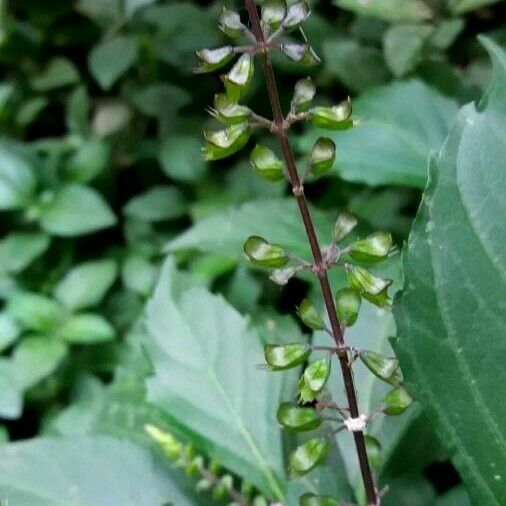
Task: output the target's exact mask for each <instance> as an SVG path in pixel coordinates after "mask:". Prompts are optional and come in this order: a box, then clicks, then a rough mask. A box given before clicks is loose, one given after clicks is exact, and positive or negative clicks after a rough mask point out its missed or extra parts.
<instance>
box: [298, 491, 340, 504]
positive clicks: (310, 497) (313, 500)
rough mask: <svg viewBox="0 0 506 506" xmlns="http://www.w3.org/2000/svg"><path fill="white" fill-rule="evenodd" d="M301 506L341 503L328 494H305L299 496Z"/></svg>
mask: <svg viewBox="0 0 506 506" xmlns="http://www.w3.org/2000/svg"><path fill="white" fill-rule="evenodd" d="M299 506H339V503H338V502H337V501H336V500H335V499H334V498H333V497H330V496H328V495H315V494H304V495H303V496H301V497H300V498H299Z"/></svg>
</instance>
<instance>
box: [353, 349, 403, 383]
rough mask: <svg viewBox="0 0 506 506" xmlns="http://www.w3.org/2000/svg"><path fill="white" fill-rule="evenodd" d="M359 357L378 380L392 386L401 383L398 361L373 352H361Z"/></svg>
mask: <svg viewBox="0 0 506 506" xmlns="http://www.w3.org/2000/svg"><path fill="white" fill-rule="evenodd" d="M359 357H360V360H361V361H362V362H363V363H364V365H365V366H366V367H367V368H368V369H369V370H370V371H371V372H372V373H373V374H374V375H375V376H376V377H378V378H379V379H381V380H383V381H386V382H387V383H390V384H391V385H394V386H396V385H398V384H399V383H400V382H401V380H402V378H401V374H400V370H399V361H398V360H397V359H396V358H387V357H383V356H382V355H380V354H379V353H376V352H375V351H363V352H361V353H360V355H359Z"/></svg>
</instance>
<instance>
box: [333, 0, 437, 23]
mask: <svg viewBox="0 0 506 506" xmlns="http://www.w3.org/2000/svg"><path fill="white" fill-rule="evenodd" d="M334 3H336V4H337V5H338V6H339V7H342V8H343V9H349V10H351V11H353V12H356V13H357V14H362V15H364V16H372V17H377V18H381V19H387V20H390V21H420V20H422V19H428V18H430V17H431V11H430V9H429V7H428V5H427V4H426V3H425V2H423V1H422V0H370V1H364V0H334Z"/></svg>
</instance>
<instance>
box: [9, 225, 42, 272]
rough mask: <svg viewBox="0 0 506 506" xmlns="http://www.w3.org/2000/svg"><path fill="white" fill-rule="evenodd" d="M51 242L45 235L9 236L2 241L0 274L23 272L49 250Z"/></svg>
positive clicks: (25, 234)
mask: <svg viewBox="0 0 506 506" xmlns="http://www.w3.org/2000/svg"><path fill="white" fill-rule="evenodd" d="M49 242H50V239H49V237H48V236H47V235H46V234H43V233H28V232H19V233H12V234H9V235H8V236H6V237H5V238H4V239H2V240H1V241H0V272H2V271H3V272H11V273H18V272H21V271H22V270H23V269H25V268H26V267H28V266H29V265H30V264H31V263H32V262H33V261H34V260H35V259H36V258H38V257H39V256H40V255H42V254H43V253H44V252H45V251H46V250H47V248H48V247H49Z"/></svg>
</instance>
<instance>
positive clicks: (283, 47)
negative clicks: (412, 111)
mask: <svg viewBox="0 0 506 506" xmlns="http://www.w3.org/2000/svg"><path fill="white" fill-rule="evenodd" d="M244 4H245V7H246V11H247V13H248V17H249V23H248V24H247V25H246V24H245V23H243V21H242V20H241V17H240V15H239V13H237V12H234V11H231V10H229V9H227V8H223V10H222V13H221V16H220V23H219V26H220V28H221V30H222V31H223V32H224V33H225V34H226V35H227V36H229V37H230V38H232V39H244V41H243V42H241V43H240V44H237V45H226V46H223V47H220V48H217V49H203V50H201V51H199V52H198V53H197V55H198V57H199V59H200V66H199V68H198V69H197V72H212V71H215V70H218V69H222V68H224V67H225V66H227V65H229V64H230V65H231V66H230V68H229V70H228V72H227V73H225V74H224V75H223V76H222V80H223V83H224V87H225V90H224V92H223V93H221V94H217V95H216V96H215V97H214V106H213V107H212V108H210V109H209V112H210V113H211V115H212V116H213V117H214V118H216V120H217V121H218V122H220V123H222V124H223V125H224V126H223V127H222V128H219V129H216V130H206V131H205V132H204V138H205V145H204V147H203V149H202V153H203V157H204V158H205V159H206V160H208V161H214V160H220V159H222V158H225V157H228V156H230V155H232V154H234V153H236V152H237V151H239V150H240V149H241V148H242V147H244V146H245V145H246V144H247V143H248V141H249V139H250V137H251V136H252V134H253V133H254V132H255V131H256V130H257V129H267V130H268V131H270V132H271V133H272V134H274V135H276V136H277V138H278V140H279V145H280V149H281V153H282V158H280V157H279V156H278V155H277V154H276V153H275V152H274V151H272V150H271V149H270V148H268V147H266V146H263V145H261V144H257V145H256V146H255V147H254V149H253V150H252V151H251V154H250V161H251V165H252V167H253V169H254V170H255V171H256V173H257V174H258V175H259V176H260V177H263V178H265V179H267V180H270V181H274V182H275V181H282V180H284V179H287V180H288V182H289V183H290V185H291V189H292V192H293V196H294V197H295V199H296V201H297V204H298V208H299V211H300V216H301V218H302V222H303V225H304V229H305V232H306V236H307V240H308V243H309V247H310V250H311V254H312V260H311V261H305V260H302V259H299V258H297V257H295V256H293V255H291V254H290V252H289V251H286V250H285V249H284V248H283V246H282V245H278V244H275V243H274V242H270V241H269V240H267V239H265V238H263V237H258V236H252V237H249V238H247V239H246V241H245V243H244V253H245V256H246V258H247V259H248V260H249V262H250V263H251V264H252V265H253V266H256V267H260V268H264V269H267V270H269V271H270V278H271V279H272V280H273V281H274V282H275V283H277V284H279V285H284V284H286V283H287V282H288V281H289V279H290V278H292V277H293V276H296V275H297V274H298V273H299V272H301V271H310V272H312V273H314V275H315V276H316V277H317V278H318V281H319V285H320V288H321V295H322V298H323V302H324V306H325V310H326V317H324V316H322V315H320V314H319V312H318V311H317V309H316V307H315V306H313V304H312V303H311V302H310V301H309V300H307V299H306V300H304V301H302V303H301V304H300V306H299V308H298V315H299V317H300V318H301V320H302V322H303V323H304V324H305V325H307V326H308V327H309V328H310V329H313V330H322V331H326V332H327V333H328V334H329V335H330V336H331V337H332V340H333V342H332V346H314V345H311V344H301V343H293V344H287V345H267V346H266V347H265V359H266V362H267V365H268V367H269V369H270V370H272V371H282V370H285V369H290V368H295V367H300V366H301V365H303V366H304V370H303V373H302V375H301V377H300V381H299V385H298V402H284V403H282V404H281V406H280V407H279V409H278V413H277V419H278V421H279V423H280V425H281V426H283V427H285V428H286V429H288V430H291V431H299V432H304V431H312V430H315V429H318V428H319V426H320V425H321V424H322V423H323V421H325V422H326V423H335V424H336V427H335V429H334V430H332V431H330V432H329V433H328V435H327V436H322V435H318V436H316V437H313V438H311V439H308V440H306V442H304V443H303V444H302V445H300V446H298V447H297V448H296V449H295V450H294V451H293V452H292V453H291V455H290V457H289V467H290V472H291V474H292V475H296V476H300V475H304V474H306V473H308V472H309V471H311V470H312V469H314V468H315V467H316V466H318V465H319V464H321V463H322V462H324V460H325V458H326V456H327V453H328V450H329V445H330V443H329V438H330V437H333V436H334V435H335V434H336V433H337V432H339V431H341V430H347V431H349V433H350V435H351V437H353V439H354V443H355V448H356V454H357V458H358V463H359V467H360V471H361V476H362V480H363V487H364V493H365V499H366V502H367V505H370V506H373V505H374V506H378V505H379V504H380V502H381V493H380V491H379V490H378V486H377V484H376V481H375V477H374V474H373V471H372V468H371V465H370V462H369V457H368V447H371V445H372V446H374V445H377V444H378V442H377V441H376V440H375V439H374V438H372V437H370V436H367V435H366V434H367V428H368V424H369V423H370V422H371V420H372V418H373V417H375V416H377V415H379V414H382V413H383V414H388V415H396V414H400V413H402V412H403V411H404V410H405V409H406V408H407V407H408V406H409V405H410V404H411V402H412V400H411V397H410V396H409V394H408V392H407V391H406V389H405V388H404V386H403V383H402V376H401V373H400V370H399V363H398V361H397V360H396V359H395V358H388V357H383V356H381V355H379V354H377V353H375V352H371V351H364V350H359V349H356V348H352V347H350V346H347V344H346V341H345V335H346V329H347V328H348V327H350V326H352V325H353V324H354V323H355V321H356V320H357V316H358V313H359V310H360V306H361V301H362V299H365V300H367V301H369V302H370V303H372V304H375V305H376V306H378V307H381V308H388V307H390V304H391V302H390V298H389V295H388V288H389V286H390V284H391V280H388V279H383V278H381V277H378V276H377V275H375V274H373V273H372V272H371V271H370V270H369V269H368V266H369V265H371V264H375V263H377V262H380V261H381V260H383V259H385V258H386V257H387V256H388V255H389V254H390V253H391V251H392V249H393V245H392V237H391V235H390V233H388V232H385V231H378V232H375V233H373V234H371V235H369V236H367V237H365V238H363V239H359V240H354V241H352V242H351V243H350V241H349V240H348V241H346V240H347V239H348V238H349V234H350V232H351V231H352V230H353V229H354V228H355V226H356V224H357V220H356V219H355V217H354V216H352V215H351V214H349V213H346V212H343V213H341V214H340V215H339V216H338V217H337V219H336V221H335V224H334V226H333V231H332V237H333V239H332V242H331V243H330V244H329V245H325V247H322V246H321V245H320V243H319V240H318V237H317V234H316V230H315V226H314V224H313V220H312V217H311V212H310V210H309V206H308V202H307V199H306V196H305V193H304V181H305V179H306V177H308V176H309V175H311V176H314V177H318V176H321V175H322V174H325V173H327V172H328V171H329V170H331V168H332V165H333V162H334V158H335V154H336V146H335V144H334V142H333V141H332V140H331V139H329V138H328V137H320V138H318V139H317V140H316V142H315V143H314V146H313V149H312V151H311V154H310V156H309V157H308V158H309V160H308V164H307V168H305V170H304V171H303V172H302V171H299V170H298V168H297V165H296V163H295V159H294V155H293V152H292V148H291V146H290V143H289V139H288V131H289V129H290V127H291V126H292V125H293V124H294V123H296V122H302V121H306V122H310V123H311V124H312V125H314V126H315V127H318V128H321V129H329V130H346V129H349V128H353V127H354V126H355V121H354V119H353V118H352V105H351V101H350V99H349V98H347V99H345V100H343V101H342V102H341V103H340V104H338V105H335V106H332V107H328V106H313V105H312V102H313V99H314V97H315V94H316V89H315V86H314V85H313V83H312V81H311V79H310V78H309V77H308V78H305V79H302V80H300V81H298V82H297V83H296V85H295V89H294V94H293V99H292V101H291V106H290V109H289V111H288V112H287V113H286V115H284V114H283V111H282V109H281V105H280V100H279V96H278V90H277V86H276V80H275V77H274V72H273V68H272V64H271V59H270V53H271V52H272V51H280V52H282V53H283V54H284V55H286V56H287V57H288V58H289V59H290V60H292V61H294V62H297V63H299V64H301V65H314V64H317V63H318V62H319V58H318V56H317V55H316V54H315V52H314V50H313V49H312V47H311V46H310V45H309V43H308V42H307V40H306V37H305V35H304V32H303V31H302V29H301V28H300V25H301V24H302V23H303V22H304V21H305V20H306V19H307V18H308V16H309V15H310V9H309V6H308V4H307V3H306V2H304V1H296V2H295V3H292V4H290V5H287V4H286V2H285V0H266V1H265V2H263V3H262V6H261V16H259V13H258V10H257V6H256V5H255V3H254V0H244ZM290 32H293V33H297V32H298V33H299V34H300V35H301V41H300V42H297V41H295V42H294V40H293V38H290V39H287V40H286V41H285V40H284V36H285V35H286V34H288V33H290ZM255 57H257V58H259V60H260V63H261V66H262V69H263V74H264V77H265V82H266V87H267V95H268V98H269V102H270V106H271V109H272V116H273V119H272V120H271V119H268V118H265V117H263V116H260V115H258V114H256V113H255V112H254V111H252V110H251V109H250V108H249V107H247V106H246V105H244V104H242V103H241V99H242V98H243V97H244V95H245V92H246V91H247V89H248V86H249V84H250V82H251V80H252V77H253V72H254V59H255ZM273 219H275V218H274V217H273ZM271 239H272V240H274V241H275V239H276V238H271ZM343 240H345V241H346V243H347V245H346V246H344V245H343ZM333 267H338V268H341V269H343V270H344V271H345V272H346V277H347V281H348V283H347V284H348V286H347V287H345V288H342V289H340V290H338V291H337V293H333V291H332V288H331V286H330V282H329V277H328V271H329V269H331V268H333ZM327 321H328V323H327ZM315 350H318V351H320V352H321V351H324V352H327V353H326V356H324V358H318V359H316V360H311V358H312V357H311V355H312V352H313V351H315ZM336 358H337V361H338V362H339V366H340V369H341V373H342V380H343V383H344V390H345V392H346V399H347V405H339V404H338V403H336V402H335V401H334V400H329V399H328V397H323V398H322V397H320V394H321V392H322V391H323V388H324V386H325V384H326V382H327V380H328V378H329V374H330V369H331V364H332V360H333V359H336ZM356 359H360V360H361V361H362V362H363V363H364V364H365V365H366V366H367V368H368V369H369V370H370V371H371V372H372V373H373V374H374V375H376V376H377V377H378V378H380V379H381V380H383V381H385V382H387V383H389V384H391V385H392V390H391V391H390V392H389V393H388V394H387V395H386V397H385V398H384V401H383V403H382V405H381V406H379V407H378V409H376V410H374V412H373V413H368V414H364V413H360V412H359V408H358V402H357V392H356V390H355V385H354V379H353V373H352V367H353V363H354V361H355V360H356ZM329 413H330V414H331V415H329ZM329 420H330V421H329ZM337 504H338V502H337V500H336V499H333V498H332V497H328V496H318V495H314V494H305V495H304V496H302V497H301V498H300V505H301V506H317V505H328V506H329V505H337Z"/></svg>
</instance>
